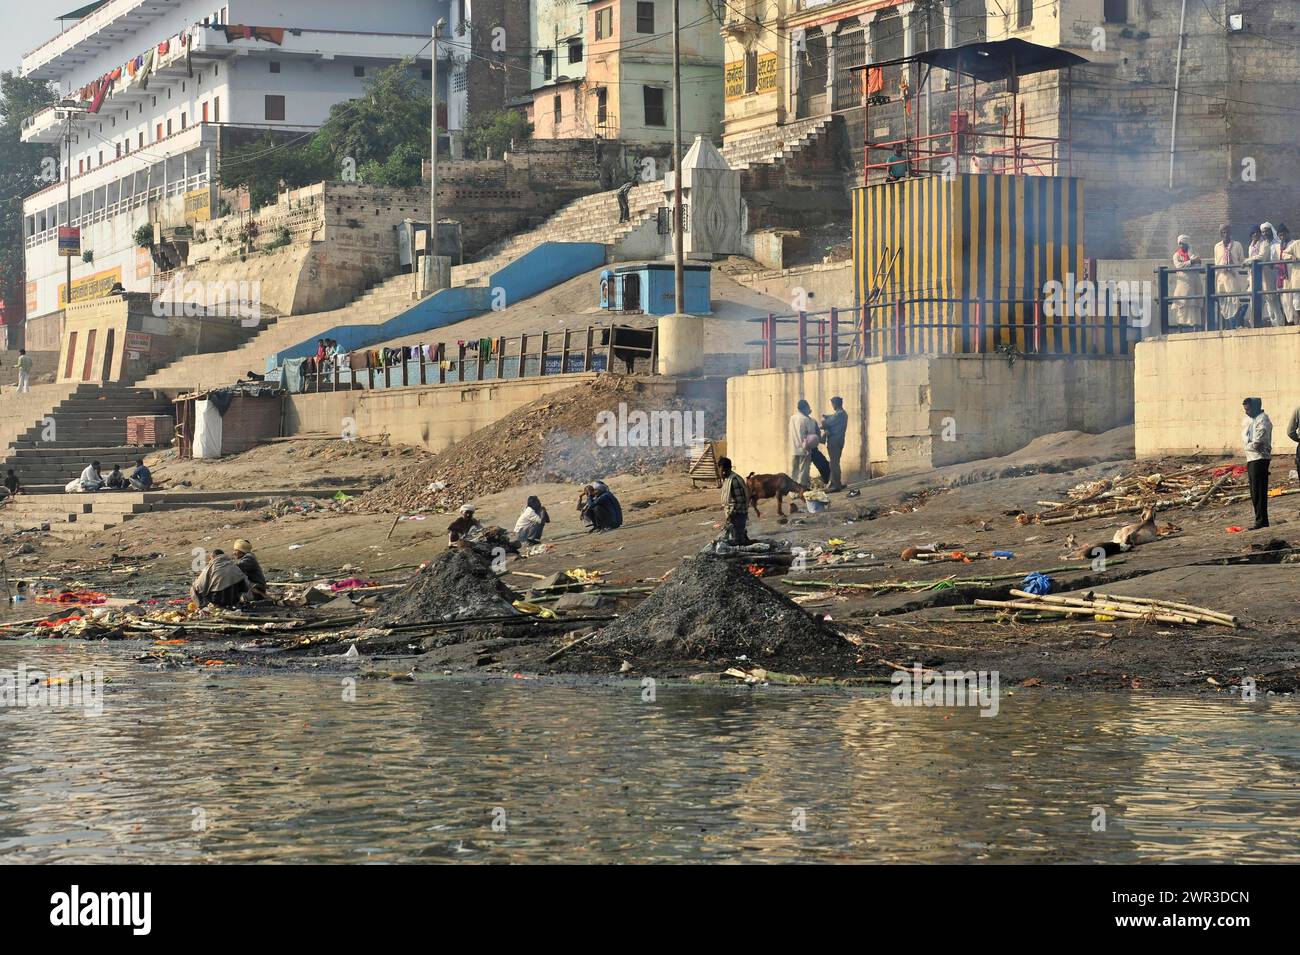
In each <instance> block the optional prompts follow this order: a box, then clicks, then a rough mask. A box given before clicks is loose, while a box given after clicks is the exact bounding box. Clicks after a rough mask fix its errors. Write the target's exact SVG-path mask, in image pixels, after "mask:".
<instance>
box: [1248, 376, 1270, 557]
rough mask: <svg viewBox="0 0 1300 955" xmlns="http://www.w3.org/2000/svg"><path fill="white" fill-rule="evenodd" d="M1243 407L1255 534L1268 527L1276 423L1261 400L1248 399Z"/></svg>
mask: <svg viewBox="0 0 1300 955" xmlns="http://www.w3.org/2000/svg"><path fill="white" fill-rule="evenodd" d="M1241 406H1242V408H1243V409H1245V412H1246V426H1245V428H1244V429H1243V430H1242V432H1241V438H1242V442H1243V443H1244V444H1245V446H1246V478H1247V480H1248V481H1249V482H1250V503H1251V504H1252V505H1253V506H1254V508H1255V525H1254V526H1253V527H1252V528H1251V530H1252V531H1257V530H1259V529H1260V528H1262V527H1268V464H1269V461H1270V460H1271V459H1272V457H1273V422H1271V421H1269V419H1268V415H1266V414H1264V402H1263V400H1262V399H1260V398H1247V399H1245V400H1244V401H1243V402H1242V403H1241Z"/></svg>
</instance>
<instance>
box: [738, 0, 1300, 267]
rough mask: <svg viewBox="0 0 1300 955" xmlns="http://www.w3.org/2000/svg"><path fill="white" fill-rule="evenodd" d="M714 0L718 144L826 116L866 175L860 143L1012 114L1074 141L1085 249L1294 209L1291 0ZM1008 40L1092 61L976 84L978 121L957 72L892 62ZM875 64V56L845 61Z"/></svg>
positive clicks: (1241, 223)
mask: <svg viewBox="0 0 1300 955" xmlns="http://www.w3.org/2000/svg"><path fill="white" fill-rule="evenodd" d="M722 2H723V4H724V24H723V32H724V35H725V37H726V54H725V57H726V80H725V83H726V99H725V117H724V124H723V138H724V141H731V140H734V139H735V138H737V137H740V136H742V135H744V134H749V133H752V132H754V131H756V130H762V129H769V128H772V127H780V126H784V125H789V124H792V123H796V122H799V121H801V120H804V119H808V118H812V117H818V116H824V117H828V118H833V121H834V128H835V129H836V130H837V131H838V135H841V136H842V137H843V145H844V147H845V148H844V154H845V155H847V156H850V157H852V158H853V165H852V167H851V168H850V169H849V170H847V171H848V172H849V173H850V175H849V179H850V181H853V182H860V181H861V180H862V176H863V165H864V161H863V156H864V149H863V143H864V140H866V139H871V140H872V141H874V142H888V141H891V140H897V139H900V138H902V137H905V136H918V135H919V136H927V135H929V136H940V135H943V134H945V133H947V132H949V131H950V126H951V123H952V122H954V121H958V120H959V121H961V122H966V121H970V122H972V123H974V127H973V129H974V130H975V132H976V133H977V134H979V133H981V132H982V133H997V132H999V131H1001V132H1006V130H1007V128H1008V126H1009V124H1012V123H1014V124H1015V125H1016V128H1017V129H1018V130H1020V131H1021V132H1022V133H1023V134H1025V135H1028V136H1031V137H1040V138H1041V139H1043V140H1059V141H1061V142H1062V143H1064V144H1066V145H1065V147H1064V148H1068V149H1069V150H1070V151H1069V152H1068V153H1067V154H1066V155H1065V156H1063V157H1061V158H1062V159H1063V161H1064V162H1063V165H1062V166H1061V167H1060V170H1059V171H1061V172H1062V173H1064V172H1066V171H1067V170H1068V171H1069V172H1070V173H1072V174H1073V175H1075V176H1078V177H1081V178H1083V179H1084V180H1085V181H1086V183H1087V189H1088V203H1087V216H1088V248H1089V254H1090V255H1097V256H1099V257H1103V258H1108V257H1130V256H1137V257H1153V256H1154V257H1163V256H1165V255H1167V254H1169V251H1170V250H1171V249H1172V248H1173V241H1174V238H1175V237H1176V236H1177V235H1178V234H1179V233H1180V232H1187V233H1188V234H1192V235H1194V236H1196V237H1197V239H1198V247H1199V248H1200V249H1202V250H1204V249H1207V248H1209V247H1210V246H1212V245H1213V243H1214V241H1215V240H1216V238H1217V233H1218V224H1219V223H1220V222H1230V223H1232V224H1233V225H1234V227H1235V228H1236V230H1237V231H1238V233H1240V234H1244V233H1245V231H1248V227H1249V225H1250V224H1251V223H1252V222H1255V223H1258V222H1259V221H1260V220H1261V219H1271V220H1272V221H1274V222H1276V221H1277V219H1279V218H1283V219H1285V218H1286V217H1288V216H1289V217H1290V218H1291V219H1292V220H1294V219H1297V218H1300V211H1297V210H1298V209H1300V187H1297V185H1296V184H1297V183H1300V152H1297V150H1295V148H1294V147H1293V145H1292V144H1291V143H1290V142H1289V141H1288V136H1289V134H1288V133H1287V132H1286V130H1287V129H1289V128H1290V124H1289V123H1288V122H1287V120H1288V119H1289V118H1290V117H1291V116H1293V115H1294V114H1295V112H1296V110H1297V108H1298V107H1297V106H1296V103H1297V102H1300V79H1298V78H1297V77H1300V43H1297V42H1296V41H1295V39H1294V37H1295V35H1296V32H1297V31H1300V5H1297V4H1296V3H1294V2H1293V0H1264V2H1261V3H1252V4H1232V3H1227V4H1225V3H1223V2H1221V0H1220V2H1213V3H1201V2H1195V0H1193V2H1188V3H1186V4H1184V3H1179V2H1160V0H722ZM1288 38H1290V39H1288ZM1005 39H1020V40H1025V41H1029V42H1031V43H1036V44H1040V45H1043V46H1049V47H1056V48H1061V49H1065V50H1069V51H1071V52H1073V53H1077V54H1079V55H1081V56H1082V57H1083V58H1084V59H1086V60H1087V61H1088V63H1087V65H1086V66H1083V67H1080V68H1075V69H1073V70H1071V71H1068V72H1066V71H1061V72H1046V73H1041V74H1037V75H1033V76H1027V77H1024V78H1023V79H1022V80H1021V81H1020V83H1019V87H1018V89H1017V90H1016V91H1014V92H1013V91H1012V90H1010V89H1006V88H1004V87H1005V84H1003V85H996V84H995V85H994V86H993V87H988V88H985V89H983V90H982V94H981V99H980V103H981V106H980V110H979V111H978V114H977V115H961V114H963V113H964V112H965V111H966V109H967V105H966V104H962V105H959V104H957V103H956V102H955V90H954V79H953V76H952V75H951V74H947V73H944V72H943V71H933V72H932V73H931V72H927V70H925V69H924V68H923V66H922V65H920V64H917V63H915V62H913V63H911V64H909V65H902V64H899V63H898V62H897V61H898V60H901V59H903V58H906V57H909V56H912V55H915V54H919V53H923V52H925V51H926V50H930V49H937V48H944V47H955V46H960V45H963V44H966V43H971V42H974V41H980V40H988V41H997V40H1005ZM873 63H874V64H884V65H883V66H881V67H880V68H879V69H877V70H874V71H871V72H870V73H867V74H864V72H863V71H862V70H855V67H861V66H863V65H864V64H873ZM868 82H869V83H870V84H871V89H870V90H868V89H866V88H864V87H865V86H866V85H867V83H868ZM967 87H968V88H969V81H967ZM868 96H870V99H871V102H872V105H871V107H870V114H869V115H870V119H869V122H870V125H871V129H870V130H868V129H866V128H865V122H867V120H866V113H867V111H866V110H865V109H864V108H863V101H864V98H867V97H868ZM1013 97H1016V99H1015V100H1014V105H1013ZM1013 109H1015V110H1017V112H1018V115H1015V116H1012V110H1013ZM882 158H883V153H882V154H880V155H878V156H876V161H877V162H879V161H880V159H882Z"/></svg>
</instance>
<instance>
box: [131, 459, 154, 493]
mask: <svg viewBox="0 0 1300 955" xmlns="http://www.w3.org/2000/svg"><path fill="white" fill-rule="evenodd" d="M127 481H129V482H130V484H131V487H132V488H133V489H134V490H137V491H147V490H149V488H151V487H153V472H152V471H150V470H149V469H148V468H147V467H145V466H144V458H136V459H135V470H134V471H132V472H131V474H130V476H128V477H127Z"/></svg>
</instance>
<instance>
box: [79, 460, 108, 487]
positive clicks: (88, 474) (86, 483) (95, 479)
mask: <svg viewBox="0 0 1300 955" xmlns="http://www.w3.org/2000/svg"><path fill="white" fill-rule="evenodd" d="M77 481H78V482H79V483H80V484H81V489H82V490H83V491H98V490H100V489H101V488H103V486H104V475H103V474H102V473H101V472H100V470H99V462H98V461H91V462H90V463H89V464H87V465H86V470H84V471H82V472H81V477H79V478H77Z"/></svg>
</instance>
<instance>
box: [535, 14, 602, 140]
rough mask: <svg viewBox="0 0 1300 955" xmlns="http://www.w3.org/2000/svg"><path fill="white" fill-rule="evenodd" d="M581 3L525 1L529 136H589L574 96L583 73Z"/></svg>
mask: <svg viewBox="0 0 1300 955" xmlns="http://www.w3.org/2000/svg"><path fill="white" fill-rule="evenodd" d="M586 22H587V5H586V4H585V3H584V2H582V0H532V2H531V3H530V4H529V23H530V40H531V47H530V53H531V59H530V63H529V79H530V83H529V90H530V91H531V101H532V104H533V105H532V107H531V111H532V122H533V135H534V136H535V137H537V138H538V139H574V138H583V137H589V136H592V135H593V132H592V131H591V130H587V129H584V128H583V127H582V125H581V123H582V120H583V119H585V115H584V114H583V112H582V111H581V110H579V109H578V108H577V102H578V100H577V97H578V96H579V95H580V94H579V90H580V89H581V88H582V85H583V82H582V81H583V79H584V78H585V77H586V75H587V49H586V41H587V33H586V30H585V26H586Z"/></svg>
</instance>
